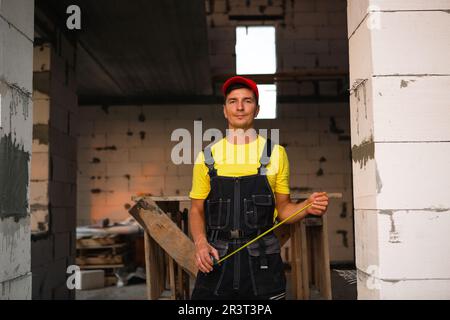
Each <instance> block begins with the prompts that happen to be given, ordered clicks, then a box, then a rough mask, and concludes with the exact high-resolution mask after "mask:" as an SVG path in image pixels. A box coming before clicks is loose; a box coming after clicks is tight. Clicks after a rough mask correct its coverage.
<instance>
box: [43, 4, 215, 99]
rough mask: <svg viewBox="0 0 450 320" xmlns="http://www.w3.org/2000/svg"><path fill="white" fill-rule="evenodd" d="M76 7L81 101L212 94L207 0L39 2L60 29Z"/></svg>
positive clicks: (78, 74)
mask: <svg viewBox="0 0 450 320" xmlns="http://www.w3.org/2000/svg"><path fill="white" fill-rule="evenodd" d="M71 4H76V5H78V6H80V8H81V30H80V31H77V32H76V36H77V39H78V45H79V48H78V52H77V55H78V56H77V77H78V94H79V96H80V99H81V100H85V101H89V100H91V101H92V102H94V101H95V102H101V101H102V100H105V101H107V100H114V99H118V100H121V101H123V102H124V103H126V102H127V101H130V102H132V101H133V100H139V99H149V98H150V99H151V98H152V97H153V98H155V99H160V100H164V99H165V97H167V99H169V100H170V99H173V98H176V97H187V96H204V95H210V94H212V82H211V74H210V65H209V56H208V38H207V28H206V14H205V3H204V1H203V0H189V1H186V0H159V1H148V0H133V1H127V0H95V1H93V0H79V1H75V0H67V1H66V0H37V1H36V5H37V6H38V7H39V8H40V9H42V10H43V11H44V12H45V13H46V14H47V13H48V14H49V15H51V16H53V17H55V19H57V20H59V23H60V25H61V24H62V23H64V25H65V19H66V18H67V17H68V16H69V15H68V14H67V13H66V8H67V7H68V6H69V5H71ZM61 18H63V19H61ZM67 32H69V33H70V32H73V31H68V30H67ZM97 100H98V101H97Z"/></svg>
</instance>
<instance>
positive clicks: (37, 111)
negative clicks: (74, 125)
mask: <svg viewBox="0 0 450 320" xmlns="http://www.w3.org/2000/svg"><path fill="white" fill-rule="evenodd" d="M49 120H50V100H49V99H35V98H34V95H33V124H44V125H47V124H48V123H49Z"/></svg>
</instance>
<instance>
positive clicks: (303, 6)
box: [294, 0, 316, 12]
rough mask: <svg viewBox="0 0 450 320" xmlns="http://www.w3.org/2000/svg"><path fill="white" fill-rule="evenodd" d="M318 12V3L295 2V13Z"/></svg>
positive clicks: (308, 1) (305, 0) (308, 0)
mask: <svg viewBox="0 0 450 320" xmlns="http://www.w3.org/2000/svg"><path fill="white" fill-rule="evenodd" d="M315 10H316V1H311V0H303V1H294V12H311V11H315Z"/></svg>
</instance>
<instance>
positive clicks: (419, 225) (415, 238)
mask: <svg viewBox="0 0 450 320" xmlns="http://www.w3.org/2000/svg"><path fill="white" fill-rule="evenodd" d="M449 213H450V210H448V209H447V211H442V210H438V209H436V210H427V211H426V210H381V211H378V212H377V218H378V248H379V259H380V260H379V262H380V265H379V271H378V276H379V277H380V278H381V279H385V280H402V279H443V278H445V279H450V259H449V254H448V253H449V252H450V245H449V244H450V236H449V234H448V225H449V223H450V214H449ZM400 256H401V259H398V257H400Z"/></svg>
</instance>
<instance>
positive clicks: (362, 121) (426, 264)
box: [348, 0, 450, 299]
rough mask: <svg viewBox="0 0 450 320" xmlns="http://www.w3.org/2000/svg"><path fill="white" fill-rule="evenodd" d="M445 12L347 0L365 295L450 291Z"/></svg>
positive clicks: (444, 5)
mask: <svg viewBox="0 0 450 320" xmlns="http://www.w3.org/2000/svg"><path fill="white" fill-rule="evenodd" d="M449 12H450V2H449V1H439V0H430V1H419V0H414V1H391V0H389V1H387V0H372V1H369V0H364V1H362V0H350V1H348V15H349V24H348V25H349V26H348V37H349V45H350V66H351V69H350V83H351V84H352V87H353V88H354V90H353V91H352V95H351V143H352V157H353V181H354V203H355V222H356V226H355V228H356V235H355V237H356V264H357V269H358V298H359V299H449V298H450V235H449V232H448V230H449V226H450V211H449V208H450V197H449V195H450V170H449V164H450V130H449V127H448V124H449V119H450V104H449V101H450V90H449V88H450V60H449V59H448V52H450V40H449V37H448V30H450V19H449Z"/></svg>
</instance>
